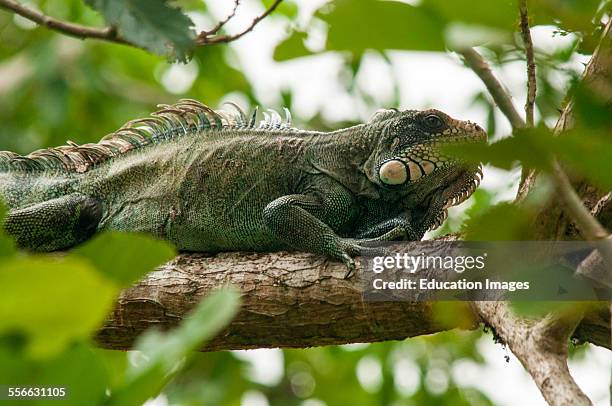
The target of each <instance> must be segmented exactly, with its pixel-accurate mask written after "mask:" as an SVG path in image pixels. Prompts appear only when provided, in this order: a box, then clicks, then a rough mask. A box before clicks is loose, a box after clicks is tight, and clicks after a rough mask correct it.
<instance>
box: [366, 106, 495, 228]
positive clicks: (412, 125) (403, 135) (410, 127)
mask: <svg viewBox="0 0 612 406" xmlns="http://www.w3.org/2000/svg"><path fill="white" fill-rule="evenodd" d="M368 125H371V126H373V129H375V131H377V132H379V134H380V136H379V137H377V138H378V145H377V146H376V147H375V148H374V151H373V153H372V154H371V155H370V157H369V159H368V160H367V162H366V163H365V165H364V168H363V169H364V172H365V174H366V176H367V177H368V179H369V180H370V181H371V182H373V183H375V184H376V185H378V186H379V187H380V188H382V189H383V190H387V191H389V192H392V193H393V194H398V195H401V196H402V197H403V199H404V200H407V201H408V202H409V203H410V202H413V203H415V204H420V203H422V202H423V201H424V200H428V199H429V200H431V201H434V200H436V201H438V202H437V203H436V205H438V206H440V207H436V209H437V210H441V211H444V212H445V211H446V209H447V208H448V207H450V206H453V205H456V204H459V203H461V202H463V201H464V200H466V199H467V198H468V197H469V196H470V195H471V194H472V192H474V190H475V189H476V187H477V186H478V184H479V181H480V178H481V176H482V172H481V169H480V165H475V164H470V163H467V162H464V161H461V160H460V159H459V158H458V157H453V156H450V155H448V154H446V153H444V152H443V151H442V149H443V148H442V147H443V146H445V145H448V144H456V143H472V142H486V139H487V134H486V132H485V131H484V130H483V129H482V128H481V127H480V126H478V125H477V124H475V123H472V122H470V121H462V120H457V119H454V118H451V117H450V116H448V115H447V114H445V113H443V112H441V111H438V110H434V109H429V110H422V111H417V110H406V111H398V110H381V111H379V112H377V113H376V114H375V115H374V116H373V117H372V119H371V120H370V122H369V123H368ZM440 200H442V201H440ZM431 226H432V227H435V226H437V224H431Z"/></svg>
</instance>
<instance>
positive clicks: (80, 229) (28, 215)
mask: <svg viewBox="0 0 612 406" xmlns="http://www.w3.org/2000/svg"><path fill="white" fill-rule="evenodd" d="M101 218H102V207H101V204H100V202H99V201H98V200H96V199H94V198H92V197H89V196H85V195H82V194H79V193H72V194H69V195H66V196H62V197H58V198H56V199H51V200H47V201H45V202H42V203H37V204H33V205H31V206H27V207H24V208H20V209H15V210H11V211H9V213H8V215H7V217H6V220H5V222H4V228H5V231H6V232H7V233H8V234H9V235H12V236H13V237H15V240H16V242H17V245H18V246H19V247H21V248H25V249H29V250H33V251H56V250H61V249H66V248H69V247H72V246H74V245H76V244H79V243H81V242H83V241H85V240H87V239H88V238H89V237H91V236H92V235H93V234H94V233H95V232H96V228H97V226H98V223H99V222H100V219H101Z"/></svg>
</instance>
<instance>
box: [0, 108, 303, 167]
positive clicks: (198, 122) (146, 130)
mask: <svg viewBox="0 0 612 406" xmlns="http://www.w3.org/2000/svg"><path fill="white" fill-rule="evenodd" d="M227 104H229V105H231V106H232V107H233V108H234V109H235V110H236V111H233V112H228V111H223V110H213V109H211V108H210V107H208V106H206V105H205V104H202V103H200V102H199V101H197V100H191V99H181V100H180V101H179V102H178V103H176V104H173V105H166V104H162V105H158V107H159V108H160V109H159V110H158V111H156V112H154V113H152V114H151V116H150V117H146V118H141V119H137V120H132V121H129V122H127V123H126V124H124V125H123V126H122V127H121V128H119V129H118V130H117V131H115V132H114V133H111V134H108V135H106V136H105V137H103V138H102V139H101V140H100V141H99V142H97V143H89V144H83V145H77V144H75V143H74V142H72V141H68V142H67V145H62V146H60V147H55V148H47V149H41V150H38V151H34V152H32V153H30V154H28V155H26V156H21V155H18V154H16V153H14V152H10V151H0V171H25V172H28V171H45V170H63V171H68V172H77V173H82V172H86V171H87V170H89V169H91V168H92V167H94V166H95V165H97V164H99V163H101V162H105V161H107V160H109V159H111V158H113V157H116V156H118V155H122V154H125V153H127V152H129V151H132V150H135V149H138V148H142V147H143V146H146V145H150V144H158V143H161V142H163V141H165V140H168V139H173V138H176V137H179V136H183V135H189V134H198V133H205V132H207V131H215V130H216V131H223V130H230V129H232V130H234V129H261V130H281V131H298V130H297V129H296V128H294V127H292V126H291V114H290V113H289V110H287V109H286V108H285V109H284V111H285V120H283V119H282V118H281V116H280V114H278V113H277V112H276V111H273V110H268V112H264V113H263V115H264V119H263V120H261V121H260V122H259V123H258V122H257V108H255V109H254V110H253V112H252V114H251V116H250V117H249V118H247V115H246V114H245V113H244V111H243V110H242V109H241V108H240V107H239V106H237V105H236V104H234V103H227Z"/></svg>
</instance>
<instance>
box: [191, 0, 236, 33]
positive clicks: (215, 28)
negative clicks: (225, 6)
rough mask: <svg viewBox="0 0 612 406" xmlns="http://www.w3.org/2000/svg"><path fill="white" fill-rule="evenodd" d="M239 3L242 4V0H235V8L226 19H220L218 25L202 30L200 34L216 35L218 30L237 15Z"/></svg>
mask: <svg viewBox="0 0 612 406" xmlns="http://www.w3.org/2000/svg"><path fill="white" fill-rule="evenodd" d="M239 5H240V0H234V8H233V9H232V12H231V13H230V14H229V15H228V16H227V17H226V18H225V19H223V20H221V21H219V22H218V23H217V25H215V26H214V27H213V28H212V29H211V30H209V31H202V32H201V33H200V35H199V36H209V35H214V34H216V33H217V32H219V30H220V29H221V28H223V26H224V25H225V24H227V22H228V21H229V20H231V19H232V18H234V16H235V15H236V10H238V6H239Z"/></svg>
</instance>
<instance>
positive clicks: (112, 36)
mask: <svg viewBox="0 0 612 406" xmlns="http://www.w3.org/2000/svg"><path fill="white" fill-rule="evenodd" d="M281 1H282V0H276V1H275V2H274V3H273V4H272V5H271V6H270V7H269V8H268V9H267V10H266V11H265V12H264V13H263V14H261V15H260V16H257V17H256V18H255V19H254V20H253V21H252V22H251V24H250V25H249V26H248V27H247V28H246V29H244V30H243V31H241V32H239V33H237V34H234V35H214V34H216V33H217V32H219V30H220V29H221V28H222V27H223V26H224V25H225V24H226V23H227V22H228V21H229V20H230V19H232V18H233V17H234V16H235V15H236V9H237V8H238V5H239V3H240V0H235V2H234V8H233V10H232V12H231V13H230V15H229V16H228V17H226V18H225V19H224V20H222V21H219V23H217V25H215V26H214V27H213V28H212V29H211V30H210V31H202V32H200V34H199V35H198V37H197V38H196V41H195V44H196V46H203V45H210V44H220V43H228V42H232V41H235V40H237V39H239V38H241V37H242V36H244V35H245V34H247V33H249V32H251V31H252V30H253V29H254V28H255V26H256V25H257V24H258V23H259V22H260V21H261V20H263V19H264V18H266V17H267V16H268V15H269V14H270V13H272V12H273V11H274V10H275V9H276V8H277V7H278V5H279V4H280V3H281ZM0 8H3V9H5V10H9V11H12V12H13V13H15V14H17V15H20V16H21V17H23V18H25V19H28V20H30V21H33V22H35V23H36V24H39V25H42V26H45V27H47V28H49V29H50V30H53V31H57V32H60V33H62V34H65V35H69V36H71V37H76V38H80V39H87V38H93V39H98V40H103V41H109V42H114V43H117V44H124V45H130V46H133V47H136V48H140V47H139V46H138V45H136V44H134V43H133V42H130V41H128V40H126V39H125V38H123V37H121V35H119V33H118V32H117V29H116V28H115V27H103V28H94V27H87V26H85V25H80V24H74V23H70V22H67V21H62V20H58V19H56V18H53V17H50V16H48V15H46V14H43V13H41V12H40V11H37V10H34V9H32V8H29V7H26V6H24V5H22V4H20V3H19V2H17V1H14V0H0Z"/></svg>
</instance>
